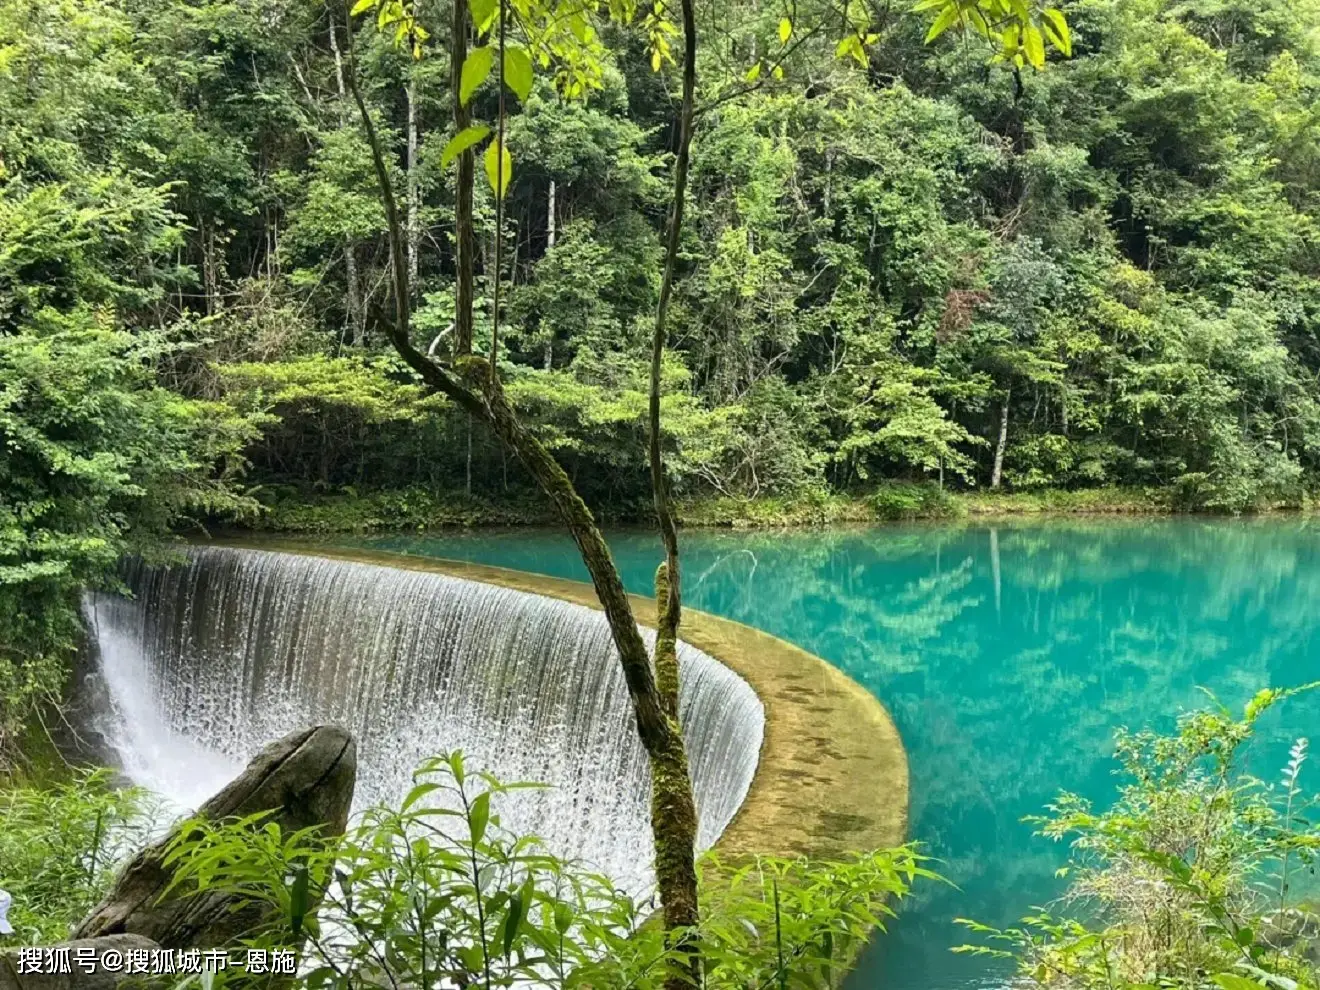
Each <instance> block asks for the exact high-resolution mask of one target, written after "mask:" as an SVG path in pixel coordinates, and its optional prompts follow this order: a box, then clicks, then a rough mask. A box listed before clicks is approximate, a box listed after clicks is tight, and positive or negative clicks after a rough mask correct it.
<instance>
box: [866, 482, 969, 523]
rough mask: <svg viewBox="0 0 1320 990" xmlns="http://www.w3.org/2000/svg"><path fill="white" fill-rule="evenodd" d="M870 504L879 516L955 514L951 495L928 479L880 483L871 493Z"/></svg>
mask: <svg viewBox="0 0 1320 990" xmlns="http://www.w3.org/2000/svg"><path fill="white" fill-rule="evenodd" d="M871 507H872V509H874V510H875V514H876V516H877V517H878V518H880V519H889V520H902V519H939V518H944V517H947V516H953V515H956V514H957V511H958V507H957V503H956V502H955V500H954V498H953V496H952V495H950V494H949V493H948V492H946V491H945V490H944V489H942V488H940V487H939V486H938V485H933V484H930V483H922V484H902V483H899V482H890V483H888V484H884V485H881V486H880V487H879V488H877V489H876V490H875V493H874V494H872V495H871Z"/></svg>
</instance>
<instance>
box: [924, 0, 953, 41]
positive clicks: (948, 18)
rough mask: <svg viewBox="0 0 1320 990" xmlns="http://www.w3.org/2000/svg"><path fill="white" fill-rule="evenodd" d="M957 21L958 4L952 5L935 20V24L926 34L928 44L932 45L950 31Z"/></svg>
mask: <svg viewBox="0 0 1320 990" xmlns="http://www.w3.org/2000/svg"><path fill="white" fill-rule="evenodd" d="M957 20H958V5H957V4H956V3H951V4H949V5H948V6H946V7H945V8H944V9H943V10H941V11H940V16H939V17H937V18H935V23H934V24H932V25H931V26H930V30H929V31H927V32H926V44H930V43H931V42H932V41H934V40H935V39H936V38H938V37H939V36H940V35H942V34H943V33H944V32H945V31H947V30H949V28H950V27H952V26H953V24H954V22H955V21H957Z"/></svg>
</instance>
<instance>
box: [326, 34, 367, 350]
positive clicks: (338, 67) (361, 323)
mask: <svg viewBox="0 0 1320 990" xmlns="http://www.w3.org/2000/svg"><path fill="white" fill-rule="evenodd" d="M346 30H349V31H351V30H353V25H352V24H349V25H348V26H347V28H346ZM330 51H331V52H333V53H334V56H335V82H336V83H337V84H338V89H339V126H340V127H343V126H345V124H347V122H348V107H347V102H348V94H347V92H346V91H345V87H344V59H343V56H342V55H341V54H340V51H339V31H338V29H337V27H336V25H335V17H334V14H333V13H331V15H330ZM344 276H345V279H346V280H347V282H348V287H347V297H348V298H347V304H348V327H349V333H348V338H349V340H351V341H352V342H353V344H354V345H355V346H357V347H361V346H362V345H363V344H364V343H365V342H366V340H365V336H366V333H365V329H366V323H367V321H366V312H365V308H364V307H363V305H362V282H361V279H360V277H359V276H358V266H357V247H356V245H354V243H353V238H351V237H345V238H344Z"/></svg>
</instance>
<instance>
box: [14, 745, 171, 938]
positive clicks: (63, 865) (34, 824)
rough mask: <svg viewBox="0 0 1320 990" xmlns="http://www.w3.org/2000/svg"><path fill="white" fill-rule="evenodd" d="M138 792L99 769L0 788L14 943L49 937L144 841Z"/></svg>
mask: <svg viewBox="0 0 1320 990" xmlns="http://www.w3.org/2000/svg"><path fill="white" fill-rule="evenodd" d="M148 810H149V809H148V806H147V804H146V803H145V802H144V799H143V796H142V795H141V794H139V793H138V792H137V791H134V790H125V789H122V788H117V787H113V786H112V785H111V782H110V780H109V774H108V773H107V772H105V771H96V772H81V773H79V774H78V775H76V776H75V777H73V778H72V779H70V780H68V781H66V782H64V783H61V784H56V785H53V786H46V787H15V788H8V789H5V790H0V821H3V823H4V827H3V828H0V877H4V884H5V888H6V889H7V890H8V891H9V893H10V894H12V895H13V898H14V902H13V906H12V907H11V908H10V911H9V922H10V924H12V925H13V926H14V934H13V935H11V936H8V939H7V941H9V942H11V943H12V944H14V945H33V944H41V943H48V942H57V941H60V940H62V939H65V938H68V936H69V932H70V931H71V930H72V928H73V925H74V924H76V923H77V922H78V921H80V920H81V919H82V918H83V916H84V915H86V913H87V911H88V910H89V909H90V908H91V907H92V905H93V904H95V903H96V901H97V900H98V899H100V897H101V895H102V894H103V893H105V891H106V889H107V888H108V887H109V885H110V882H111V880H112V879H113V878H114V874H115V871H116V870H117V869H118V867H119V865H120V863H121V862H122V861H123V858H124V856H125V855H127V854H128V853H130V852H133V851H136V849H137V848H138V847H139V846H141V845H143V844H145V842H146V840H147V838H148V836H149V833H150V827H151V815H150V814H149V813H148Z"/></svg>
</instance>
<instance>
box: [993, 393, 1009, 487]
mask: <svg viewBox="0 0 1320 990" xmlns="http://www.w3.org/2000/svg"><path fill="white" fill-rule="evenodd" d="M1012 398H1013V390H1012V389H1009V390H1008V391H1007V392H1005V393H1004V404H1003V406H1001V407H1000V410H999V442H998V443H997V444H995V467H994V470H993V471H991V472H990V487H991V488H998V487H999V483H1000V481H1002V480H1003V477H1004V448H1005V447H1007V446H1008V403H1009V400H1010V399H1012Z"/></svg>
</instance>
